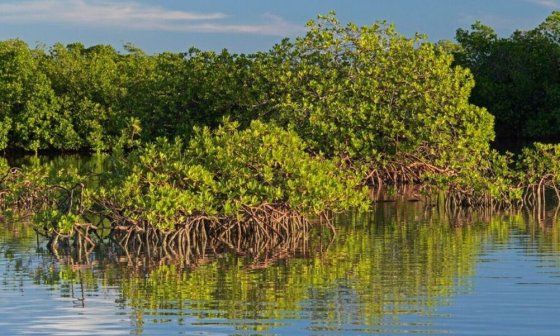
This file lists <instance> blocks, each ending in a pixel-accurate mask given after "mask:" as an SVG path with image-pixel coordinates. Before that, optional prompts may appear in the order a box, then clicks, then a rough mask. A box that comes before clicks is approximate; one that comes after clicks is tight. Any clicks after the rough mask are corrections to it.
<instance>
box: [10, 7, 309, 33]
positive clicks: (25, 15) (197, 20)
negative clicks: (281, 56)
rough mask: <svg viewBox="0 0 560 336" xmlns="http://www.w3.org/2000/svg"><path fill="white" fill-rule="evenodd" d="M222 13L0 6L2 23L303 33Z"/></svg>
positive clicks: (279, 21)
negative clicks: (234, 20)
mask: <svg viewBox="0 0 560 336" xmlns="http://www.w3.org/2000/svg"><path fill="white" fill-rule="evenodd" d="M232 19H235V18H231V17H229V16H228V15H226V14H224V13H221V12H209V13H199V12H190V11H182V10H171V9H167V8H164V7H160V6H151V5H145V4H140V3H138V2H133V1H117V0H102V1H101V0H24V1H9V2H7V3H0V23H61V24H75V25H88V26H94V27H117V28H124V29H129V30H150V31H169V32H200V33H241V34H259V35H274V36H286V35H290V34H292V33H296V32H299V31H301V30H302V28H303V27H302V26H300V25H296V24H293V23H290V22H288V21H286V20H284V19H283V18H281V17H278V16H274V15H271V14H265V15H263V16H262V18H261V19H262V23H238V22H231V21H232Z"/></svg>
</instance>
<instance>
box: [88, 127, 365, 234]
mask: <svg viewBox="0 0 560 336" xmlns="http://www.w3.org/2000/svg"><path fill="white" fill-rule="evenodd" d="M237 127H238V126H237V124H236V123H226V124H225V125H224V126H221V127H220V128H218V129H217V130H216V131H210V130H209V129H208V128H198V129H196V130H195V135H194V137H193V139H192V140H191V141H190V142H189V144H188V145H187V146H185V145H183V142H182V141H181V140H176V141H175V142H169V141H168V140H166V139H163V138H162V139H159V140H158V141H157V142H156V143H154V144H149V145H147V146H146V147H145V148H143V149H139V150H137V151H135V152H133V153H131V155H130V156H129V157H128V159H127V160H126V161H122V159H120V160H119V159H117V160H116V165H117V167H116V169H115V170H114V171H111V172H110V174H108V175H109V176H108V177H107V180H106V181H105V183H104V184H105V185H106V186H105V187H103V188H101V189H100V190H99V191H93V193H94V194H93V195H92V197H93V198H95V199H96V200H97V202H99V203H100V204H102V205H103V208H104V209H105V210H108V211H114V210H113V209H119V211H120V213H121V215H123V216H125V217H127V218H129V219H130V221H132V222H135V223H145V222H148V223H151V224H153V225H155V226H156V227H158V228H160V229H163V230H169V229H171V228H173V227H174V226H175V225H177V224H180V223H183V222H184V221H185V220H186V219H187V218H188V217H190V216H195V215H208V216H218V217H223V216H225V217H233V218H240V216H242V210H243V209H246V208H250V207H257V206H261V205H263V204H269V205H271V206H275V205H281V206H286V207H288V208H289V209H291V210H294V211H298V212H299V213H302V214H304V215H306V216H315V215H320V214H322V213H324V212H326V211H340V210H343V209H346V208H349V207H354V206H364V205H365V204H366V201H365V200H366V198H367V197H366V195H367V194H366V193H365V191H364V190H361V189H356V185H357V184H358V179H357V178H356V177H355V176H350V175H351V174H348V173H346V172H343V171H341V170H339V169H338V167H337V165H336V164H335V162H333V161H330V160H326V159H323V158H321V157H311V156H310V155H309V154H308V153H307V152H306V151H305V149H306V147H305V143H304V142H303V141H302V140H301V139H300V138H299V137H298V136H297V135H296V134H295V133H294V132H292V131H285V130H282V129H280V128H278V127H275V126H269V125H266V124H263V123H261V122H257V121H255V122H253V123H252V124H251V125H250V127H249V128H247V129H246V130H242V131H240V130H238V129H237Z"/></svg>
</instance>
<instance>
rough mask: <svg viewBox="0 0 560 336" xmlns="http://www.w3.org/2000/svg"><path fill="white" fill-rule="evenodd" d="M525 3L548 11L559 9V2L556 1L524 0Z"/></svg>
mask: <svg viewBox="0 0 560 336" xmlns="http://www.w3.org/2000/svg"><path fill="white" fill-rule="evenodd" d="M525 1H527V2H530V3H533V4H536V5H539V6H541V7H546V8H549V9H560V1H558V0H525Z"/></svg>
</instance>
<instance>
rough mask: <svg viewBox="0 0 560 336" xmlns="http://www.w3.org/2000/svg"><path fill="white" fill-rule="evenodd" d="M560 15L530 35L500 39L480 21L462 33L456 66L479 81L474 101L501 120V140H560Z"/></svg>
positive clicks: (498, 124) (498, 125) (521, 33)
mask: <svg viewBox="0 0 560 336" xmlns="http://www.w3.org/2000/svg"><path fill="white" fill-rule="evenodd" d="M558 27H560V13H559V12H554V13H552V15H550V16H549V17H548V18H547V19H546V20H545V21H544V22H543V23H542V24H541V25H539V26H538V27H536V28H534V29H532V30H529V31H516V32H514V33H513V34H512V35H511V36H510V37H507V38H499V37H498V36H497V34H496V33H495V32H494V30H493V29H492V28H490V27H488V26H485V25H483V24H481V23H480V22H477V23H475V24H473V25H472V26H471V29H470V30H464V29H459V30H458V31H457V41H458V42H459V44H460V49H459V50H458V51H457V52H456V53H455V56H456V63H457V64H460V65H462V66H465V67H468V68H470V69H471V71H472V72H473V74H474V76H475V79H476V86H475V88H474V90H473V94H472V97H471V101H472V102H473V103H474V104H477V105H479V106H484V107H486V108H488V110H489V111H490V112H491V113H492V114H493V115H494V116H495V117H496V133H497V137H498V140H499V141H502V142H505V141H507V140H511V139H518V138H519V137H525V138H528V139H539V140H546V139H559V138H560V132H559V130H560V110H559V108H558V106H560V89H559V88H560V85H559V84H560V70H559V68H558V60H559V59H560V44H559V42H560V29H559V28H558Z"/></svg>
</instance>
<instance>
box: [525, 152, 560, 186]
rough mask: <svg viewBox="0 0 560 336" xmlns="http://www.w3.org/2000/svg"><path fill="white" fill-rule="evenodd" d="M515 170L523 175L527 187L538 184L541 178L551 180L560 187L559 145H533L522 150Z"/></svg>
mask: <svg viewBox="0 0 560 336" xmlns="http://www.w3.org/2000/svg"><path fill="white" fill-rule="evenodd" d="M517 164H518V167H517V170H518V171H519V172H522V173H523V179H524V180H525V183H526V184H527V185H530V184H538V183H539V182H540V181H541V180H542V179H543V178H544V179H546V178H551V179H552V181H553V182H554V184H555V185H560V145H558V144H555V145H551V144H542V143H534V144H533V146H531V147H527V148H524V149H523V152H522V154H521V156H520V158H519V160H518V163H517Z"/></svg>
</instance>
